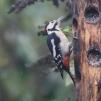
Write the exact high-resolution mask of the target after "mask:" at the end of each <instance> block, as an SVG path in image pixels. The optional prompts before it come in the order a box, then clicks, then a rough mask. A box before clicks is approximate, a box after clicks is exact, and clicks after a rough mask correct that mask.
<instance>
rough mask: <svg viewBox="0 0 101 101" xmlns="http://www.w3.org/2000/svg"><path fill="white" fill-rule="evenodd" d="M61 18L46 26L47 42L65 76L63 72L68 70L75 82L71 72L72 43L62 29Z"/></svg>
mask: <svg viewBox="0 0 101 101" xmlns="http://www.w3.org/2000/svg"><path fill="white" fill-rule="evenodd" d="M60 22H61V18H59V19H58V20H53V21H50V22H49V23H48V24H47V26H46V32H47V44H48V48H49V50H50V52H51V54H52V56H53V59H54V61H55V63H56V65H57V67H58V69H59V71H60V73H61V76H62V78H63V72H64V71H66V72H68V74H69V75H70V77H71V79H72V80H73V82H74V78H73V75H72V74H71V72H70V67H69V62H70V60H69V59H70V54H71V52H72V43H71V42H69V40H68V39H67V37H66V36H65V34H64V33H63V32H62V31H61V29H60Z"/></svg>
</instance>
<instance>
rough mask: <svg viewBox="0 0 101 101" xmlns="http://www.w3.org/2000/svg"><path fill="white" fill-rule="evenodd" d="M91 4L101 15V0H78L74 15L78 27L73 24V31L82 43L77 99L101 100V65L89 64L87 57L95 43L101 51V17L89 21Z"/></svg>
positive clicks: (85, 100)
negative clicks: (88, 14)
mask: <svg viewBox="0 0 101 101" xmlns="http://www.w3.org/2000/svg"><path fill="white" fill-rule="evenodd" d="M89 5H92V6H95V7H97V8H98V12H99V16H100V17H101V15H100V13H101V12H100V8H101V2H100V0H78V2H77V3H75V8H77V10H76V11H77V12H75V13H74V17H75V18H76V19H77V23H78V27H77V28H76V26H73V32H74V33H75V32H76V33H78V36H77V38H78V40H79V43H80V45H79V48H80V52H79V55H80V57H79V60H80V64H79V65H80V66H79V67H80V70H81V80H80V81H77V82H76V96H77V98H76V101H101V90H99V89H98V86H97V85H98V82H99V81H100V80H101V67H96V66H95V67H93V66H91V65H89V64H88V58H87V51H88V49H89V47H90V46H91V45H93V44H94V43H97V45H98V47H99V48H100V52H101V19H99V21H98V22H97V23H94V24H92V23H87V21H86V18H85V15H84V12H85V9H86V7H88V6H89ZM75 8H74V9H75ZM74 11H75V10H74ZM75 44H76V43H74V46H75ZM74 56H78V54H77V53H75V55H74ZM74 61H75V59H74ZM75 68H76V67H75Z"/></svg>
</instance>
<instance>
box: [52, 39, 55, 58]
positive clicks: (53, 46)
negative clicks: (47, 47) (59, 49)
mask: <svg viewBox="0 0 101 101" xmlns="http://www.w3.org/2000/svg"><path fill="white" fill-rule="evenodd" d="M51 43H52V48H53V56H54V57H55V56H56V50H55V47H56V46H55V44H54V39H52V40H51Z"/></svg>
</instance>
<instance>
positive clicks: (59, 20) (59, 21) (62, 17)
mask: <svg viewBox="0 0 101 101" xmlns="http://www.w3.org/2000/svg"><path fill="white" fill-rule="evenodd" d="M64 18H65V17H64V16H61V17H59V18H58V19H57V20H56V21H57V22H58V23H59V24H60V23H61V22H62V21H63V19H64Z"/></svg>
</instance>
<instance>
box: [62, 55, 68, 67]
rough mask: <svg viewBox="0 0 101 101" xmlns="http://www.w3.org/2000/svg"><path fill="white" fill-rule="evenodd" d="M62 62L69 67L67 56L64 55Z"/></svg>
mask: <svg viewBox="0 0 101 101" xmlns="http://www.w3.org/2000/svg"><path fill="white" fill-rule="evenodd" d="M63 64H64V66H65V67H69V57H68V56H65V57H64V58H63Z"/></svg>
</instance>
